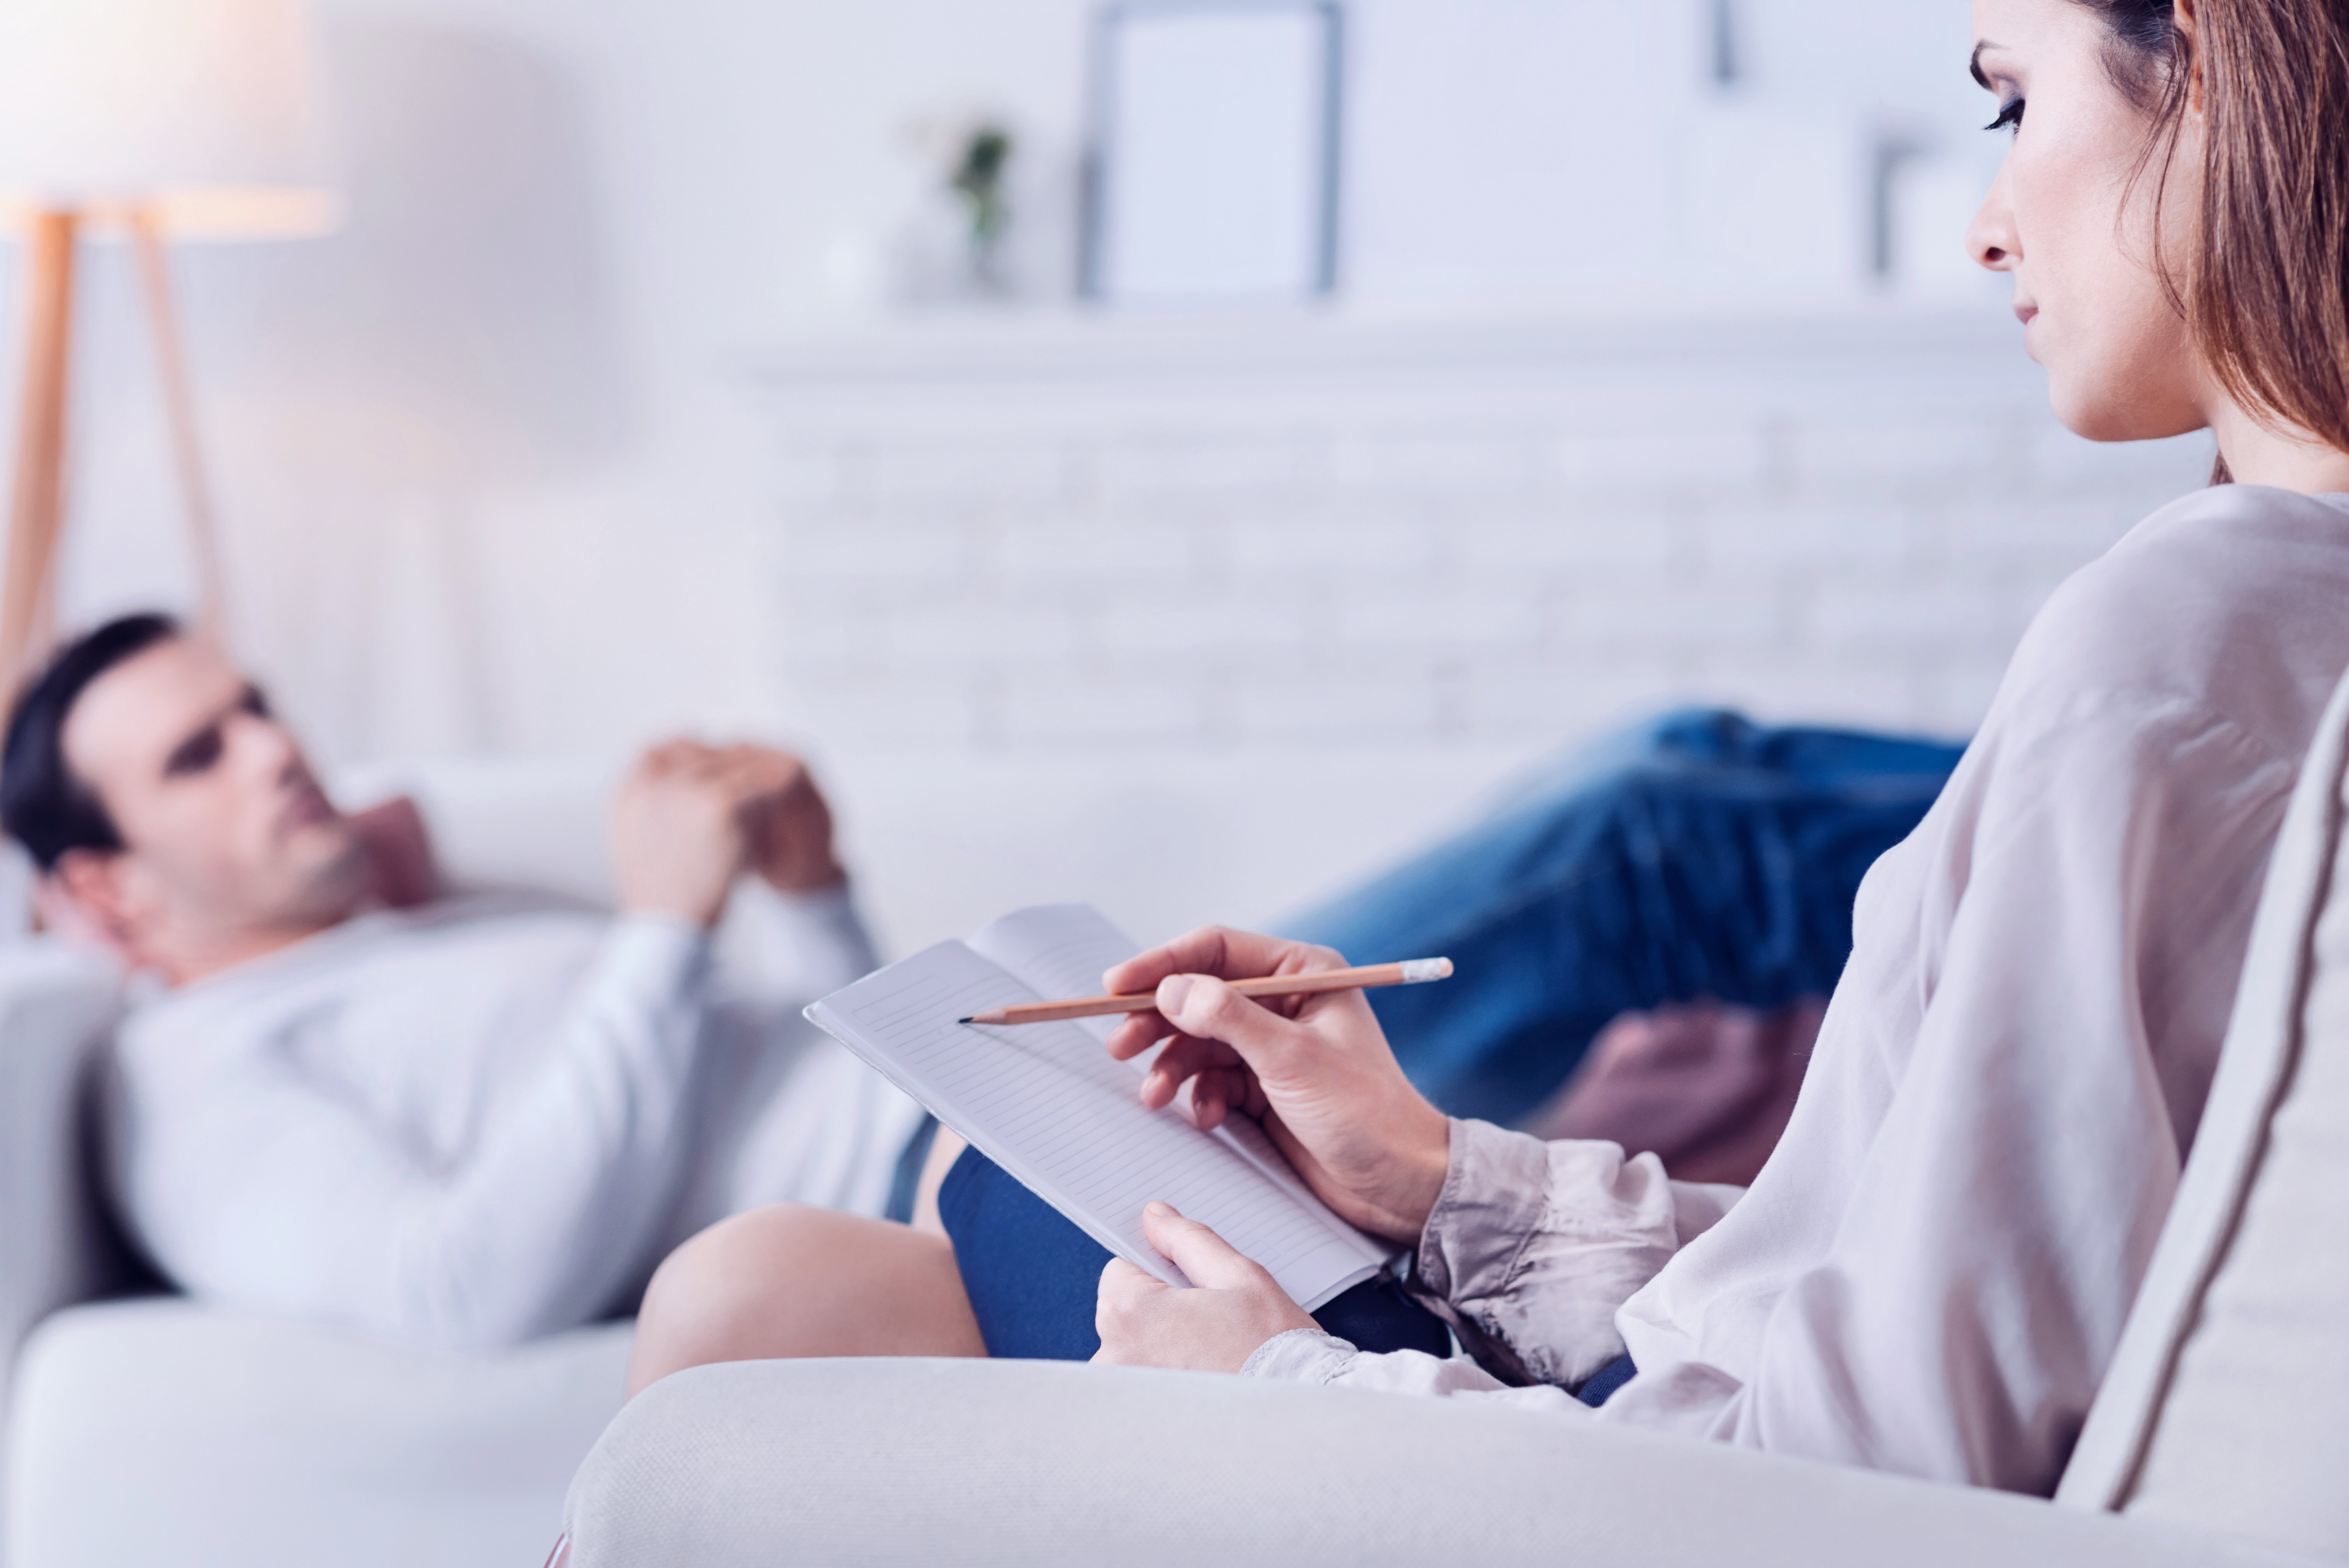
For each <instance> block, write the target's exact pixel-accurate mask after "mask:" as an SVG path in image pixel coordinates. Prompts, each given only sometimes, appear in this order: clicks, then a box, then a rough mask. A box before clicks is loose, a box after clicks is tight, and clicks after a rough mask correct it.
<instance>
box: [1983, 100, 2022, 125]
mask: <svg viewBox="0 0 2349 1568" xmlns="http://www.w3.org/2000/svg"><path fill="white" fill-rule="evenodd" d="M1982 129H1984V130H2010V131H2012V130H2021V129H2023V100H2022V99H2021V98H2009V99H2007V100H2006V101H2005V102H2004V103H2002V104H2001V105H1999V106H1998V118H1997V119H1994V120H1992V121H1991V122H1990V123H1989V124H1988V125H1986V126H1984V127H1982Z"/></svg>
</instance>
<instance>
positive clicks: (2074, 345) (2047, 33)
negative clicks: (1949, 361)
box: [1966, 0, 2209, 441]
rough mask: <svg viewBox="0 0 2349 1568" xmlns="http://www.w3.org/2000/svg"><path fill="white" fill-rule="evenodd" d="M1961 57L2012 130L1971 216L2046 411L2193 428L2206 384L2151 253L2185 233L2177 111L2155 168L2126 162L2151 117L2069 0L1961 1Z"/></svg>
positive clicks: (1982, 258)
mask: <svg viewBox="0 0 2349 1568" xmlns="http://www.w3.org/2000/svg"><path fill="white" fill-rule="evenodd" d="M1973 10H1974V39H1975V46H1976V47H1975V55H1974V62H1975V66H1976V68H1977V70H1978V71H1979V73H1980V74H1981V76H1982V78H1983V79H1984V80H1985V81H1987V82H1988V83H1989V85H1990V89H1991V91H1992V93H1993V94H1995V95H1996V97H1997V101H1998V106H1999V116H1998V118H1999V119H2000V120H2001V121H2002V122H2003V127H2004V129H2001V131H2000V134H2002V135H2005V134H2010V133H2011V134H2012V135H2013V138H2014V144H2013V148H2012V150H2009V151H2008V153H2007V155H2006V162H2005V164H2004V165H2003V166H2002V168H2001V169H2000V170H1999V175H1998V182H1997V183H1996V184H1994V185H1992V187H1991V191H1990V195H1989V197H1988V198H1987V199H1986V200H1985V201H1983V202H1982V211H1980V212H1978V213H1976V214H1975V215H1974V221H1973V226H1972V228H1971V230H1969V231H1968V232H1967V235H1966V242H1967V245H1968V248H1969V249H1971V251H1972V253H1973V257H1974V260H1975V261H1977V262H1979V263H1982V265H1983V266H1985V267H1988V268H1990V269H1991V270H1992V271H1993V272H2002V273H2010V274H2012V275H2013V279H2014V314H2015V315H2017V316H2018V317H2020V318H2021V319H2022V321H2023V345H2024V347H2025V348H2026V349H2027V350H2028V352H2029V353H2030V355H2031V357H2032V358H2033V359H2035V360H2037V361H2038V362H2039V363H2040V364H2041V365H2042V366H2045V367H2046V370H2047V380H2048V392H2049V397H2050V398H2051V399H2052V401H2053V402H2054V407H2055V416H2056V418H2060V419H2062V420H2063V421H2064V424H2065V425H2067V426H2069V427H2070V428H2072V429H2073V430H2075V431H2076V432H2077V433H2078V434H2080V435H2083V436H2085V437H2087V438H2089V439H2091V440H2098V441H2129V440H2143V439H2147V438H2153V437H2159V436H2175V435H2179V434H2182V433H2184V432H2185V431H2188V430H2195V429H2199V428H2202V427H2203V426H2204V425H2205V424H2207V423H2208V422H2209V421H2208V419H2207V418H2206V416H2205V413H2204V410H2205V408H2206V407H2207V400H2208V390H2209V389H2208V387H2207V385H2206V382H2205V378H2204V377H2203V374H2202V371H2201V368H2200V360H2199V356H2197V355H2196V354H2195V353H2194V351H2193V348H2192V345H2191V342H2190V341H2189V335H2188V333H2187V328H2186V323H2185V321H2184V320H2183V319H2182V318H2181V317H2180V316H2179V315H2178V312H2177V311H2176V310H2175V309H2174V308H2173V307H2172V306H2171V304H2170V303H2169V300H2168V296H2167V294H2165V293H2164V291H2163V288H2162V284H2161V279H2160V275H2159V273H2158V271H2157V270H2156V265H2155V260H2156V258H2155V253H2154V245H2155V240H2156V233H2157V225H2156V224H2155V222H2154V216H2155V202H2156V201H2157V199H2160V200H2164V201H2166V203H2167V208H2168V211H2167V213H2166V215H2165V217H2164V221H2163V222H2162V223H2161V224H2160V225H2158V232H2159V235H2160V238H2161V241H2162V243H2163V244H2164V245H2165V247H2166V248H2167V249H2168V252H2169V253H2170V256H2171V258H2172V260H2173V264H2174V263H2175V262H2176V261H2177V260H2178V258H2182V257H2183V255H2184V254H2185V241H2186V240H2187V238H2188V237H2189V236H2190V235H2191V233H2192V224H2193V222H2194V215H2195V191H2194V189H2193V187H2194V183H2195V181H2196V180H2197V178H2198V177H2199V175H2198V171H2199V168H2200V160H2199V156H2198V148H2197V147H2196V145H2195V143H2194V138H2195V136H2196V135H2197V134H2198V130H2199V121H2198V120H2197V119H2194V118H2193V117H2190V116H2189V119H2188V120H2187V122H2186V125H2185V127H2184V129H2183V130H2182V131H2181V133H2180V136H2179V141H2178V152H2177V156H2176V159H2175V161H2174V163H2173V164H2172V166H2171V172H2170V176H2169V179H2168V193H2167V196H2166V197H2163V196H2161V194H2160V193H2161V191H2162V187H2163V181H2162V179H2161V168H2160V165H2159V163H2158V161H2157V162H2155V163H2153V164H2151V165H2145V166H2143V167H2144V174H2143V177H2142V178H2133V176H2135V175H2137V172H2138V170H2139V169H2140V167H2141V164H2140V160H2142V159H2143V157H2144V154H2145V150H2146V145H2147V136H2148V135H2149V134H2150V132H2151V130H2152V129H2153V126H2152V119H2151V117H2150V116H2149V115H2148V114H2147V112H2146V111H2145V110H2143V109H2140V108H2137V106H2136V105H2135V104H2133V103H2131V102H2130V100H2129V98H2128V95H2127V94H2126V93H2125V92H2123V91H2122V90H2121V88H2120V87H2119V86H2118V84H2116V82H2115V81H2114V80H2113V78H2112V75H2111V73H2110V71H2109V70H2108V69H2107V67H2106V40H2107V37H2108V34H2107V32H2106V28H2105V25H2104V24H2103V22H2101V21H2100V20H2099V19H2098V18H2097V17H2096V15H2095V13H2093V12H2091V11H2090V10H2088V9H2087V7H2086V6H2085V5H2078V4H2075V0H1974V8H1973Z"/></svg>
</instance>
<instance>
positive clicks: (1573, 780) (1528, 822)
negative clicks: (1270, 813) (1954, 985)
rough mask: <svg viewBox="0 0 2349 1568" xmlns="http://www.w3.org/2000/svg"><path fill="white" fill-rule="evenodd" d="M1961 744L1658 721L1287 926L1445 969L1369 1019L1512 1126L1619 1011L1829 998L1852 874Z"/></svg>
mask: <svg viewBox="0 0 2349 1568" xmlns="http://www.w3.org/2000/svg"><path fill="white" fill-rule="evenodd" d="M1963 750H1964V748H1963V747H1962V746H1960V745H1956V744H1951V743H1948V742H1942V741H1932V740H1917V739H1907V738H1895V737H1889V736H1878V735H1865V734H1857V733H1853V732H1849V731H1844V730H1830V729H1775V728H1765V727H1762V726H1758V725H1755V724H1753V723H1751V722H1749V721H1748V720H1746V719H1744V718H1742V717H1739V716H1738V715H1736V714H1733V713H1724V712H1718V711H1710V710H1688V711H1682V712H1678V713H1671V714H1667V715H1665V716H1664V717H1661V718H1659V719H1655V720H1653V721H1651V722H1649V723H1646V724H1643V725H1640V726H1638V727H1635V728H1632V729H1630V730H1628V731H1625V732H1623V733H1621V734H1619V735H1617V736H1614V737H1612V738H1609V739H1608V740H1605V741H1602V742H1600V743H1599V745H1598V746H1595V747H1593V748H1589V749H1588V750H1586V751H1583V752H1581V753H1579V754H1578V755H1576V756H1575V757H1573V758H1569V759H1568V761H1567V762H1566V763H1564V764H1563V765H1560V766H1557V767H1555V768H1553V769H1550V770H1549V771H1548V772H1547V774H1545V775H1543V776H1541V777H1538V778H1537V779H1535V780H1534V781H1533V782H1532V783H1531V784H1530V785H1529V786H1528V787H1526V789H1523V790H1521V791H1520V792H1519V793H1518V795H1517V796H1516V798H1515V799H1512V800H1510V801H1509V802H1507V803H1506V804H1505V806H1504V807H1503V808H1502V810H1499V811H1498V812H1497V813H1495V815H1493V816H1492V817H1490V818H1488V819H1486V820H1485V821H1483V822H1481V823H1479V824H1477V825H1476V826H1475V827H1473V828H1471V829H1469V830H1467V831H1465V832H1464V833H1461V834H1459V835H1457V836H1456V837H1454V838H1452V839H1450V840H1448V841H1444V842H1443V843H1440V844H1438V845H1436V846H1435V847H1434V848H1433V849H1431V850H1429V851H1426V852H1425V853H1423V854H1421V855H1420V856H1418V857H1417V858H1415V859H1413V860H1412V861H1408V862H1407V863H1405V864H1404V865H1402V866H1401V867H1398V868H1397V869H1396V870H1394V871H1392V872H1387V873H1386V874H1385V875H1383V876H1381V877H1378V878H1376V879H1375V880H1373V881H1371V882H1368V883H1366V884H1365V885H1363V886H1362V887H1361V888H1359V889H1357V890H1356V891H1355V892H1351V893H1349V894H1347V895H1345V896H1343V897H1341V898H1340V899H1338V900H1336V901H1335V902H1333V903H1329V904H1326V905H1324V906H1322V907H1321V908H1319V909H1317V910H1314V911H1312V912H1311V913H1307V914H1304V915H1300V916H1299V917H1297V918H1295V919H1293V920H1289V921H1287V922H1285V923H1282V925H1281V928H1280V929H1281V932H1282V934H1285V935H1288V936H1295V937H1299V938H1302V939H1304V940H1307V941H1310V942H1317V943H1320V944H1325V945H1327V946H1330V947H1334V948H1336V949H1337V950H1338V951H1339V952H1340V953H1343V954H1345V955H1346V956H1347V957H1348V958H1350V959H1351V960H1352V961H1354V962H1355V963H1358V964H1380V963H1386V962H1388V961H1390V960H1393V959H1399V958H1433V957H1438V956H1441V957H1448V958H1450V959H1451V960H1452V961H1453V963H1454V965H1455V966H1456V970H1455V974H1454V977H1453V978H1452V979H1450V980H1447V981H1444V982H1443V983H1442V984H1440V985H1406V986H1397V987H1394V988H1392V989H1390V990H1383V991H1373V992H1371V993H1370V997H1371V1006H1372V1007H1374V1008H1375V1009H1377V1012H1378V1015H1379V1019H1380V1021H1381V1024H1383V1025H1384V1026H1385V1028H1386V1032H1387V1037H1388V1039H1389V1040H1391V1041H1392V1043H1393V1046H1394V1049H1395V1054H1396V1056H1397V1057H1400V1058H1401V1059H1402V1065H1403V1068H1404V1070H1405V1071H1406V1072H1408V1073H1409V1074H1410V1075H1411V1077H1412V1080H1413V1082H1414V1083H1416V1084H1417V1085H1418V1086H1419V1087H1420V1088H1421V1090H1422V1091H1423V1093H1425V1094H1426V1095H1427V1096H1428V1097H1429V1098H1430V1099H1433V1100H1434V1101H1435V1102H1436V1103H1437V1104H1438V1105H1441V1106H1442V1107H1444V1109H1446V1110H1448V1111H1450V1112H1452V1113H1453V1114H1454V1115H1456V1116H1465V1117H1476V1118H1480V1119H1485V1120H1488V1121H1497V1122H1501V1123H1504V1124H1506V1123H1510V1122H1514V1121H1516V1120H1518V1119H1521V1118H1523V1117H1525V1116H1526V1115H1527V1114H1528V1113H1529V1112H1531V1111H1532V1110H1533V1109H1535V1108H1536V1107H1537V1106H1538V1105H1540V1103H1541V1102H1542V1101H1543V1100H1544V1099H1547V1098H1548V1096H1549V1095H1550V1094H1551V1093H1552V1091H1554V1090H1555V1089H1556V1088H1557V1087H1558V1086H1559V1085H1560V1084H1561V1083H1563V1082H1564V1081H1565V1080H1566V1078H1567V1077H1568V1075H1569V1074H1570V1073H1571V1072H1572V1071H1573V1070H1574V1068H1575V1065H1576V1063H1578V1061H1580V1059H1581V1057H1582V1054H1583V1052H1584V1050H1585V1049H1587V1048H1588V1046H1589V1044H1590V1042H1591V1040H1592V1039H1593V1038H1594V1037H1596V1036H1597V1035H1598V1033H1599V1030H1600V1029H1602V1028H1603V1027H1605V1026H1606V1025H1607V1023H1608V1021H1609V1019H1611V1018H1613V1017H1614V1016H1616V1015H1617V1014H1619V1013H1623V1012H1627V1011H1631V1010H1634V1009H1645V1008H1651V1007H1655V1006H1660V1005H1661V1004H1663V1003H1666V1002H1679V1001H1692V1000H1696V999H1698V998H1701V997H1702V998H1710V999H1713V1000H1714V1001H1720V1002H1728V1003H1733V1004H1738V1005H1742V1006H1761V1007H1767V1006H1777V1005H1779V1004H1782V1003H1785V1002H1791V1001H1794V1000H1795V999H1796V998H1797V997H1801V996H1806V995H1826V994H1828V993H1829V992H1831V991H1833V990H1834V989H1835V983H1836V979H1837V976H1838V975H1841V974H1842V973H1843V965H1844V960H1845V959H1846V958H1847V957H1848V956H1849V954H1850V953H1851V906H1852V900H1853V897H1854V895H1855V894H1856V893H1857V892H1858V889H1859V882H1860V878H1861V877H1863V876H1864V875H1866V874H1867V872H1868V867H1869V866H1870V865H1872V864H1874V863H1875V861H1876V858H1877V857H1878V855H1880V854H1882V853H1883V852H1884V851H1886V850H1888V849H1889V848H1891V847H1892V846H1893V845H1894V844H1896V843H1899V841H1901V840H1902V839H1904V838H1906V837H1908V835H1909V831H1910V830H1912V829H1914V828H1915V827H1916V826H1917V823H1918V821H1919V820H1920V819H1921V818H1923V816H1924V814H1925V811H1926V810H1927V808H1929V807H1930V806H1931V805H1932V803H1933V799H1934V797H1935V796H1937V795H1939V794H1940V789H1941V785H1942V783H1943V781H1944V780H1945V779H1948V777H1949V774H1950V770H1951V769H1952V768H1954V767H1956V766H1957V761H1958V758H1959V756H1960V755H1961V752H1962V751H1963Z"/></svg>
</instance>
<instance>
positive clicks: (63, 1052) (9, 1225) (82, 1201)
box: [0, 940, 122, 1410]
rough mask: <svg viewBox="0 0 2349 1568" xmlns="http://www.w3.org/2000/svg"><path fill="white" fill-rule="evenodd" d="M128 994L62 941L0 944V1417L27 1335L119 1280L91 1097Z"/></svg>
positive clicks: (114, 979)
mask: <svg viewBox="0 0 2349 1568" xmlns="http://www.w3.org/2000/svg"><path fill="white" fill-rule="evenodd" d="M121 990H122V988H121V985H120V982H119V979H118V978H117V977H116V975H114V973H113V972H112V971H111V970H110V969H109V968H108V967H106V966H105V965H102V964H100V963H98V961H96V960H94V959H91V958H88V957H86V956H84V955H82V954H79V953H77V952H75V951H73V950H71V949H68V948H67V947H65V946H64V945H62V944H57V943H54V942H43V941H38V940H27V941H20V942H15V943H11V944H7V945H6V946H5V947H0V1410H5V1408H6V1406H7V1397H8V1387H9V1381H10V1378H11V1376H12V1374H13V1371H14V1367H15V1365H16V1350H17V1347H18V1346H20V1345H22V1344H23V1343H24V1341H25V1336H26V1335H28V1334H30V1333H31V1332H32V1331H33V1329H34V1327H35V1326H37V1325H38V1324H39V1323H40V1321H41V1319H43V1318H44V1317H47V1315H49V1314H50V1313H52V1312H54V1311H56V1310H57V1308H58V1307H60V1306H66V1305H71V1304H72V1303H74V1302H78V1301H84V1300H87V1299H88V1298H89V1297H90V1296H92V1295H96V1294H98V1292H99V1291H101V1290H102V1289H104V1288H105V1287H106V1286H107V1285H108V1284H110V1283H112V1275H113V1272H114V1264H115V1254H114V1251H113V1249H112V1247H111V1245H110V1244H109V1243H110V1236H111V1233H110V1232H109V1230H108V1228H107V1226H106V1224H105V1222H104V1220H103V1218H102V1216H101V1215H100V1212H99V1211H98V1205H97V1202H96V1196H95V1194H94V1193H93V1191H91V1183H90V1169H89V1140H88V1136H87V1133H88V1098H89V1097H88V1093H87V1089H88V1078H89V1072H90V1069H91V1068H92V1066H93V1064H94V1063H95V1061H96V1057H97V1050H96V1047H97V1046H98V1043H99V1042H100V1041H102V1040H103V1039H104V1038H105V1037H106V1032H107V1030H108V1029H109V1027H110V1026H112V1025H113V1023H114V1021H115V1019H116V1017H117V1016H119V1012H120V1010H121Z"/></svg>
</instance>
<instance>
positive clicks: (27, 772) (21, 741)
mask: <svg viewBox="0 0 2349 1568" xmlns="http://www.w3.org/2000/svg"><path fill="white" fill-rule="evenodd" d="M179 634H180V624H179V623H178V622H177V621H174V620H173V619H171V616H169V615H158V614H140V615H124V616H122V617H120V618H119V619H118V620H112V621H109V622H108V623H107V624H105V625H103V626H100V627H98V630H96V631H94V632H90V633H88V634H84V635H82V636H80V637H78V638H76V639H75V640H74V641H73V642H70V643H68V644H67V645H65V646H64V647H63V648H62V649H60V650H58V652H57V657H55V658H53V659H51V660H50V661H49V663H48V667H47V668H46V669H44V670H43V671H41V673H40V674H39V675H37V676H34V677H33V679H32V680H31V682H30V683H29V684H27V685H26V687H25V691H24V695H23V696H19V697H18V698H17V699H16V710H15V711H14V712H12V713H10V714H9V716H8V738H7V739H6V741H5V743H0V827H5V828H6V829H7V830H8V836H9V837H10V838H12V839H14V840H16V841H17V842H18V843H20V844H22V845H24V846H25V849H26V852H28V853H29V854H31V856H32V857H33V859H34V861H35V862H36V863H37V864H38V865H39V866H40V868H41V869H42V870H43V871H45V872H47V871H55V870H56V869H57V861H59V860H61V859H63V858H64V857H65V856H66V855H67V853H68V852H69V851H74V850H96V851H99V852H100V853H111V852H113V851H118V850H120V849H121V848H122V847H123V843H122V835H121V834H120V833H119V832H117V831H116V830H115V827H114V820H113V819H112V818H111V817H109V816H108V815H107V814H106V807H105V805H104V803H103V802H101V801H100V800H99V799H98V792H97V791H96V790H94V789H91V788H90V787H89V786H88V784H85V783H84V782H82V781H81V780H80V779H77V778H75V777H74V775H73V769H70V768H68V767H67V766H66V739H65V738H66V720H67V718H68V717H71V715H72V713H73V708H74V704H75V703H77V702H79V701H80V700H81V694H82V693H83V691H84V690H86V689H88V686H89V683H90V682H92V681H94V680H96V679H97V678H98V676H102V675H104V674H105V673H106V672H107V671H109V670H110V669H112V668H113V667H114V666H115V665H119V664H120V663H121V662H122V661H123V660H125V659H127V658H129V657H130V655H133V654H136V653H139V652H140V651H141V650H142V649H146V648H150V647H152V646H154V645H156V644H157V643H160V642H163V641H165V640H166V639H168V638H171V637H176V636H178V635H179Z"/></svg>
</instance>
